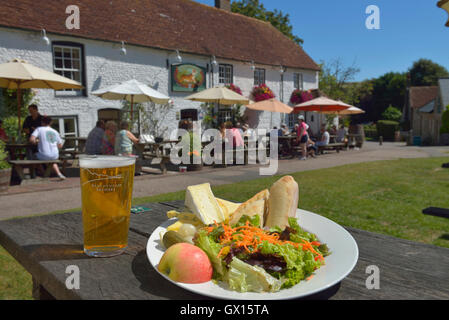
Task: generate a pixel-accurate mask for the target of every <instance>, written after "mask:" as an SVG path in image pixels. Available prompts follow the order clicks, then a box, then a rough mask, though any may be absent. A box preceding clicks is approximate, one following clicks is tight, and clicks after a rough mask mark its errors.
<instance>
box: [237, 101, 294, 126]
mask: <svg viewBox="0 0 449 320" xmlns="http://www.w3.org/2000/svg"><path fill="white" fill-rule="evenodd" d="M245 107H247V108H248V109H251V110H258V111H269V112H280V113H292V112H293V108H292V107H290V106H288V105H286V104H285V103H282V102H281V101H279V100H277V99H275V98H271V99H267V100H262V101H259V102H252V103H250V104H248V105H246V106H245ZM272 126H273V114H271V115H270V127H272Z"/></svg>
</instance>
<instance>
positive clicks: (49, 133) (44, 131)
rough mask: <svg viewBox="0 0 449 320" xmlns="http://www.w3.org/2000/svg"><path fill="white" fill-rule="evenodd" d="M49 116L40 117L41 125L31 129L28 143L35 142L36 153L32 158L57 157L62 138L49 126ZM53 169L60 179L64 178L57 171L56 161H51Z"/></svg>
mask: <svg viewBox="0 0 449 320" xmlns="http://www.w3.org/2000/svg"><path fill="white" fill-rule="evenodd" d="M50 124H51V118H50V117H47V116H43V117H42V126H40V127H38V128H37V129H36V130H34V131H33V133H32V134H31V137H30V143H31V144H34V145H36V144H37V150H38V151H37V153H35V154H34V157H33V158H34V159H37V160H57V159H58V158H59V149H61V148H62V140H61V136H60V135H59V133H58V131H56V130H54V129H53V128H51V127H50ZM53 170H54V171H55V172H56V174H57V175H58V177H59V178H60V179H61V180H64V179H65V177H64V175H63V174H62V173H61V172H60V171H59V167H58V164H57V163H53Z"/></svg>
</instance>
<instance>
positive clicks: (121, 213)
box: [80, 155, 136, 257]
mask: <svg viewBox="0 0 449 320" xmlns="http://www.w3.org/2000/svg"><path fill="white" fill-rule="evenodd" d="M135 162H136V159H135V158H130V157H121V156H101V155H100V156H85V157H82V158H80V177H81V198H82V211H83V229H84V252H85V253H86V254H87V255H89V256H93V257H111V256H115V255H118V254H121V253H122V252H123V251H124V250H125V249H126V247H127V245H128V229H129V217H130V212H131V200H132V192H133V182H134V169H135Z"/></svg>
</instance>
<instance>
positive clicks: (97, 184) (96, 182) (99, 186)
mask: <svg viewBox="0 0 449 320" xmlns="http://www.w3.org/2000/svg"><path fill="white" fill-rule="evenodd" d="M85 170H86V172H87V174H88V176H89V179H88V180H87V181H85V182H83V183H82V186H84V185H86V184H88V183H89V184H91V186H92V187H93V188H94V189H95V190H96V191H102V192H113V191H115V190H116V189H117V188H120V187H121V186H122V184H121V183H104V181H109V180H121V181H122V180H123V176H122V175H121V174H118V175H111V176H110V175H107V174H102V173H97V172H94V171H92V170H90V169H89V168H85ZM91 177H92V178H93V179H91Z"/></svg>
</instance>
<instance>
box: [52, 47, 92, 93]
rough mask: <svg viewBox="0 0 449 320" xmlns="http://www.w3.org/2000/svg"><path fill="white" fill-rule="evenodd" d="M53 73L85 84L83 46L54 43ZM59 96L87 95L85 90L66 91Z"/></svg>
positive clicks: (59, 91) (61, 91)
mask: <svg viewBox="0 0 449 320" xmlns="http://www.w3.org/2000/svg"><path fill="white" fill-rule="evenodd" d="M53 71H54V72H55V73H56V74H59V75H61V76H63V77H66V78H69V79H72V80H75V81H78V82H80V83H81V84H83V86H84V87H85V84H84V78H83V76H84V75H83V46H82V45H81V44H77V43H71V42H53ZM56 92H57V95H85V92H84V91H83V90H75V89H66V90H58V91H56Z"/></svg>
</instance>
